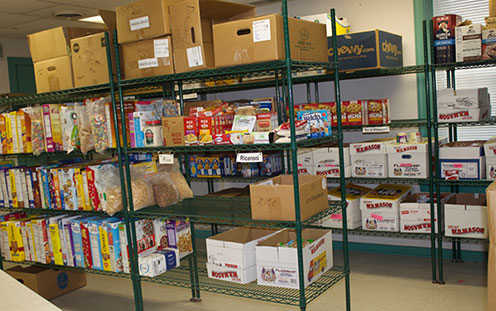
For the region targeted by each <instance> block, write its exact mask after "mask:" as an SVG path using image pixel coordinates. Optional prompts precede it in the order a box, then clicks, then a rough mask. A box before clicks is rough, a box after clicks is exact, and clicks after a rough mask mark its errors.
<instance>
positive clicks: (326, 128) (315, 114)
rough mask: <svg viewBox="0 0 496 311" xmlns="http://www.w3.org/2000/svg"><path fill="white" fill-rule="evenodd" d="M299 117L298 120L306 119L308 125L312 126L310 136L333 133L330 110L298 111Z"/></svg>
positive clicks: (317, 136) (322, 135)
mask: <svg viewBox="0 0 496 311" xmlns="http://www.w3.org/2000/svg"><path fill="white" fill-rule="evenodd" d="M297 118H298V120H305V121H307V122H308V125H309V126H310V134H309V135H308V138H319V137H325V136H329V135H331V131H332V128H331V119H330V116H329V111H328V110H324V109H320V110H308V111H298V113H297Z"/></svg>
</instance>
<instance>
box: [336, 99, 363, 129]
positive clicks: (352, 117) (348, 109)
mask: <svg viewBox="0 0 496 311" xmlns="http://www.w3.org/2000/svg"><path fill="white" fill-rule="evenodd" d="M364 106H365V101H362V100H351V101H344V102H343V103H342V104H341V112H343V113H346V125H362V124H363V108H364ZM336 122H337V120H336Z"/></svg>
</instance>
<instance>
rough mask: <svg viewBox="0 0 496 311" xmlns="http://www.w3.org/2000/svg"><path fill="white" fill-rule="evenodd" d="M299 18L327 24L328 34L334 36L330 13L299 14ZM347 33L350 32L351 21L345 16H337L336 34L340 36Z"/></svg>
mask: <svg viewBox="0 0 496 311" xmlns="http://www.w3.org/2000/svg"><path fill="white" fill-rule="evenodd" d="M297 18H299V19H303V20H306V21H310V22H314V23H318V24H324V25H326V35H327V36H328V37H332V21H331V14H330V13H320V14H314V15H306V16H298V17H297ZM347 33H350V22H349V21H348V19H347V18H344V17H336V35H338V36H339V35H344V34H347Z"/></svg>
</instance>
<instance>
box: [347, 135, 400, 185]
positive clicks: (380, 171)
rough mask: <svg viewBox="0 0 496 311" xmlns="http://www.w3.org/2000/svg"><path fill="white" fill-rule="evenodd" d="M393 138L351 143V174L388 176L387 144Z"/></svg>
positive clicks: (358, 175) (357, 175) (353, 175)
mask: <svg viewBox="0 0 496 311" xmlns="http://www.w3.org/2000/svg"><path fill="white" fill-rule="evenodd" d="M392 142H393V139H376V140H372V141H368V142H362V143H354V144H350V156H351V176H352V177H373V178H377V177H378V178H385V177H387V176H388V158H387V145H388V144H390V143H392Z"/></svg>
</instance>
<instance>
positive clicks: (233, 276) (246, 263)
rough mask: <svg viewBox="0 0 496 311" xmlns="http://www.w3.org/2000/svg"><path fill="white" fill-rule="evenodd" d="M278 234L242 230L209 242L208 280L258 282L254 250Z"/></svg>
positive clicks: (250, 229) (232, 231) (261, 230)
mask: <svg viewBox="0 0 496 311" xmlns="http://www.w3.org/2000/svg"><path fill="white" fill-rule="evenodd" d="M277 232H278V231H277V230H270V229H261V228H248V227H239V228H235V229H232V230H229V231H226V232H223V233H220V234H217V235H214V236H212V237H210V238H208V239H207V241H206V242H207V270H208V277H209V278H213V279H219V280H224V281H229V282H235V283H241V284H247V283H250V282H252V281H254V280H256V279H257V266H256V258H255V246H256V245H257V244H259V243H260V242H262V241H263V240H265V239H267V238H269V237H271V236H273V235H274V234H276V233H277Z"/></svg>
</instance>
